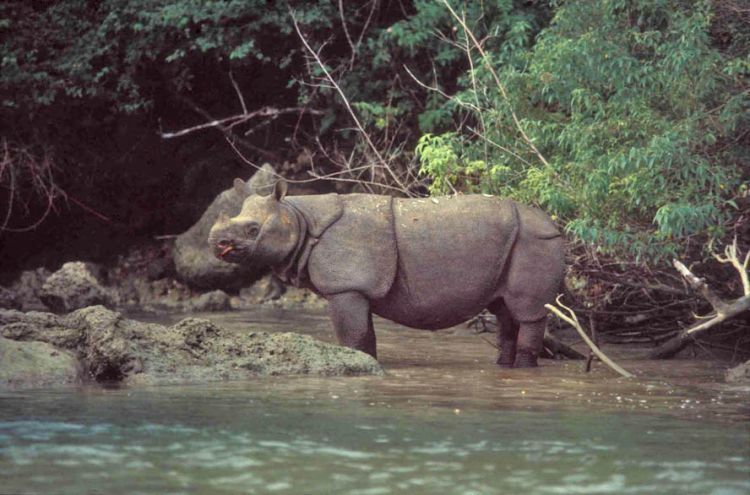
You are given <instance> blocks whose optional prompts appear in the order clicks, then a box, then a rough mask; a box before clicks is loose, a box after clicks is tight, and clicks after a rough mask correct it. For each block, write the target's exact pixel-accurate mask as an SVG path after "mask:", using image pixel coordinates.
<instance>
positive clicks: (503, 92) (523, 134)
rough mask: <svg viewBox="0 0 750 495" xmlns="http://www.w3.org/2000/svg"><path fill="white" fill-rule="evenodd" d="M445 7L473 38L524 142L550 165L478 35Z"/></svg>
mask: <svg viewBox="0 0 750 495" xmlns="http://www.w3.org/2000/svg"><path fill="white" fill-rule="evenodd" d="M442 1H443V4H444V5H445V7H446V8H447V9H448V11H450V13H451V15H452V16H453V18H454V19H456V21H457V22H458V23H459V24H460V25H461V27H462V28H463V30H464V33H466V35H467V36H468V37H469V38H471V41H472V43H473V45H474V47H476V49H477V51H478V52H479V54H480V55H481V56H482V60H483V61H484V65H485V66H486V67H487V70H489V71H490V74H492V78H493V79H494V80H495V84H496V85H497V88H498V89H499V90H500V94H501V95H502V97H503V100H504V101H505V103H506V104H507V105H508V111H509V112H510V115H511V118H512V119H513V123H514V124H515V126H516V129H517V130H518V132H519V134H520V135H521V138H522V139H523V141H524V143H526V145H527V146H528V147H529V149H531V151H533V152H534V154H535V155H536V156H537V158H539V161H540V162H542V164H543V165H545V166H549V163H548V162H547V159H546V158H545V157H544V155H542V153H541V152H540V151H539V149H538V148H537V147H536V145H535V144H534V143H533V142H532V141H531V139H530V138H529V136H528V134H526V131H525V130H524V128H523V126H522V125H521V121H520V120H519V119H518V116H517V115H516V113H515V111H513V107H512V106H511V102H510V97H509V96H508V92H507V90H506V89H505V85H504V84H503V83H502V81H500V76H498V75H497V72H496V71H495V68H494V67H492V63H491V62H490V59H489V57H488V56H487V53H486V52H485V51H484V48H482V44H481V43H480V42H479V41H478V40H477V38H476V36H474V33H473V32H472V31H471V29H469V27H468V26H467V25H466V22H465V21H464V19H463V18H462V17H460V16H459V15H458V14H457V13H456V11H455V10H453V7H451V5H450V3H448V1H447V0H442Z"/></svg>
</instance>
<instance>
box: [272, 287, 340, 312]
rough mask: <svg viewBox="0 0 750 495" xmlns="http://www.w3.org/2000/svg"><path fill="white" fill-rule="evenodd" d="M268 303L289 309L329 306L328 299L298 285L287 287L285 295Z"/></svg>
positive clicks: (323, 307)
mask: <svg viewBox="0 0 750 495" xmlns="http://www.w3.org/2000/svg"><path fill="white" fill-rule="evenodd" d="M268 304H270V305H272V306H275V307H280V308H288V309H294V308H306V309H325V308H327V307H328V301H326V300H325V298H323V297H321V296H319V295H317V294H316V293H314V292H313V291H311V290H309V289H298V288H297V287H287V290H286V292H285V293H284V295H282V296H281V297H279V298H278V299H274V300H272V301H269V302H268Z"/></svg>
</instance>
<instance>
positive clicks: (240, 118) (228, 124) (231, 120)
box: [161, 79, 323, 139]
mask: <svg viewBox="0 0 750 495" xmlns="http://www.w3.org/2000/svg"><path fill="white" fill-rule="evenodd" d="M232 82H234V79H233V80H232ZM235 84H236V83H235ZM240 102H241V104H242V105H243V107H244V104H245V102H244V100H242V99H241V100H240ZM305 112H307V113H309V114H312V115H323V112H321V111H320V110H312V109H310V108H305V107H289V108H275V107H263V108H261V109H258V110H255V111H252V112H248V111H246V110H245V111H244V112H243V113H240V114H237V115H232V116H231V117H226V118H223V119H218V120H212V121H210V122H205V123H203V124H198V125H195V126H192V127H187V128H185V129H181V130H179V131H171V132H162V133H161V137H162V138H163V139H173V138H176V137H180V136H185V135H187V134H190V133H192V132H196V131H202V130H203V129H210V128H212V127H218V128H219V129H221V130H222V131H228V130H230V129H232V128H233V127H236V126H238V125H240V124H244V123H245V122H248V121H250V120H252V119H255V118H259V117H271V118H276V117H278V116H279V115H283V114H287V113H305Z"/></svg>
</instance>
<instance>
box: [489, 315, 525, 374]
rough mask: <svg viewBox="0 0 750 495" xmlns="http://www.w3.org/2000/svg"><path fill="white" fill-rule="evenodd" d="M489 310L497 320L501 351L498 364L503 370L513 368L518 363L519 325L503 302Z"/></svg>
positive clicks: (498, 341)
mask: <svg viewBox="0 0 750 495" xmlns="http://www.w3.org/2000/svg"><path fill="white" fill-rule="evenodd" d="M487 309H489V310H490V312H491V313H492V314H494V315H495V317H496V318H497V326H498V328H497V347H498V348H499V349H500V352H499V354H498V357H497V364H498V366H500V367H502V368H512V367H513V365H514V364H515V362H516V345H517V341H518V323H516V322H515V321H513V317H512V316H511V314H510V311H509V310H508V307H507V306H506V305H505V302H503V301H502V300H500V301H498V302H496V303H494V304H492V305H490V307H489V308H487Z"/></svg>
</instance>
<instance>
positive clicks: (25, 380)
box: [0, 337, 82, 389]
mask: <svg viewBox="0 0 750 495" xmlns="http://www.w3.org/2000/svg"><path fill="white" fill-rule="evenodd" d="M81 373H82V368H81V366H80V364H79V361H78V359H76V357H75V356H74V355H73V354H72V353H70V352H68V351H64V350H60V349H57V348H55V347H54V346H53V345H51V344H48V343H46V342H19V341H15V340H10V339H5V338H2V337H0V388H4V389H27V388H42V387H49V386H53V385H72V384H76V383H78V382H79V381H80V378H81Z"/></svg>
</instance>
